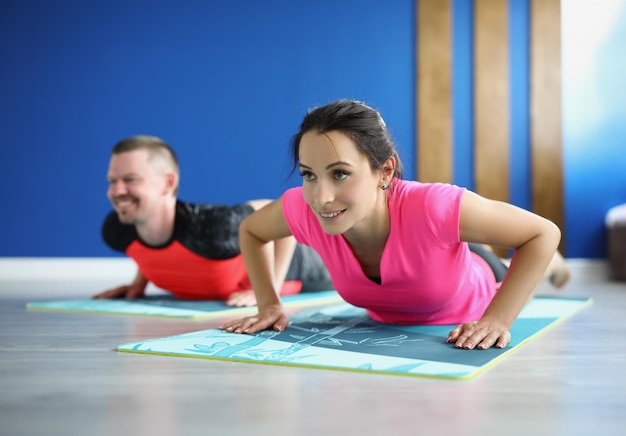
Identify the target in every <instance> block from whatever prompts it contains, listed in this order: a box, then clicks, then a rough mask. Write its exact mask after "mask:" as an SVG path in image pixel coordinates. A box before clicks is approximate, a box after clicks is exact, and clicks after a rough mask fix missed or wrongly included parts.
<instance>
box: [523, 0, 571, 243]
mask: <svg viewBox="0 0 626 436" xmlns="http://www.w3.org/2000/svg"><path fill="white" fill-rule="evenodd" d="M530 23H531V24H530V125H531V128H530V130H531V134H530V138H531V162H532V172H531V173H532V175H531V179H532V207H533V212H535V213H537V214H539V215H541V216H544V217H546V218H548V219H550V220H552V221H553V222H554V223H555V224H556V225H558V226H559V227H560V228H561V231H562V232H564V219H563V150H562V149H563V146H562V142H563V139H562V127H561V116H562V115H561V114H562V112H561V3H560V0H532V1H531V15H530ZM564 241H565V238H564V237H562V238H561V246H560V247H559V248H560V250H561V252H564V248H565V247H564Z"/></svg>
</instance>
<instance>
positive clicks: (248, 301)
mask: <svg viewBox="0 0 626 436" xmlns="http://www.w3.org/2000/svg"><path fill="white" fill-rule="evenodd" d="M255 304H256V296H255V295H254V291H253V290H252V289H249V290H247V291H237V292H233V293H232V294H230V295H229V296H228V299H227V300H226V305H227V306H231V307H247V306H254V305H255Z"/></svg>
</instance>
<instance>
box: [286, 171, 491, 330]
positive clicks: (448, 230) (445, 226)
mask: <svg viewBox="0 0 626 436" xmlns="http://www.w3.org/2000/svg"><path fill="white" fill-rule="evenodd" d="M463 192H464V189H463V188H460V187H458V186H454V185H449V184H442V183H419V182H415V181H405V180H394V182H393V189H390V190H387V198H388V205H389V215H390V218H391V229H390V232H389V237H388V239H387V243H386V245H385V249H384V251H383V255H382V259H381V263H380V275H381V284H377V283H375V282H374V281H372V280H370V279H369V278H368V277H367V276H366V275H365V274H364V273H363V270H362V269H361V265H360V264H359V262H358V260H357V259H356V258H355V256H354V254H353V253H352V249H351V248H350V246H349V245H348V243H347V241H346V240H345V239H344V237H343V236H342V235H329V234H327V233H326V232H324V230H322V228H321V226H320V224H319V221H318V219H317V217H316V215H315V214H314V213H313V211H312V210H311V208H310V207H309V205H308V204H306V202H305V201H304V198H303V197H302V188H301V187H298V188H292V189H289V190H288V191H286V192H285V193H284V195H283V212H284V214H285V218H286V220H287V224H288V225H289V228H290V229H291V232H292V234H293V235H294V237H295V238H296V240H297V241H298V242H301V243H303V244H307V245H309V246H311V247H312V248H313V249H315V250H316V251H317V252H318V253H319V255H320V257H321V258H322V260H323V261H324V263H325V264H326V267H327V268H328V271H329V273H330V276H331V278H332V280H333V284H334V286H335V288H336V289H337V292H338V293H339V294H340V295H341V296H342V297H343V299H344V300H346V301H347V302H348V303H350V304H352V305H354V306H358V307H363V308H365V309H367V311H368V314H369V316H370V317H371V318H372V319H373V320H375V321H378V322H383V323H389V324H458V323H464V322H470V321H475V320H478V319H480V317H481V316H482V314H483V312H484V311H485V308H486V307H487V305H488V304H489V303H490V302H491V299H492V298H493V295H494V294H495V292H496V290H497V287H498V284H497V283H496V281H495V276H494V274H493V272H492V271H491V268H490V267H489V265H488V264H487V263H486V262H485V261H484V260H483V259H482V258H481V257H480V256H478V255H476V254H474V253H472V252H471V251H470V250H469V248H468V245H467V243H465V242H461V241H460V239H459V215H460V205H461V197H462V195H463Z"/></svg>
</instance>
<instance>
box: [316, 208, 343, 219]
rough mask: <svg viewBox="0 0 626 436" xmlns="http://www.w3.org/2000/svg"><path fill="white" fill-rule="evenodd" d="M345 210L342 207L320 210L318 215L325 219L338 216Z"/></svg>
mask: <svg viewBox="0 0 626 436" xmlns="http://www.w3.org/2000/svg"><path fill="white" fill-rule="evenodd" d="M345 211H346V210H345V209H343V210H337V211H334V212H320V216H321V217H322V218H327V219H329V218H335V217H338V216H339V215H341V214H342V213H344V212H345Z"/></svg>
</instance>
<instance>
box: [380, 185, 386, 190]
mask: <svg viewBox="0 0 626 436" xmlns="http://www.w3.org/2000/svg"><path fill="white" fill-rule="evenodd" d="M380 189H382V190H383V191H384V190H385V189H387V185H385V184H384V183H383V184H382V185H380Z"/></svg>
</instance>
